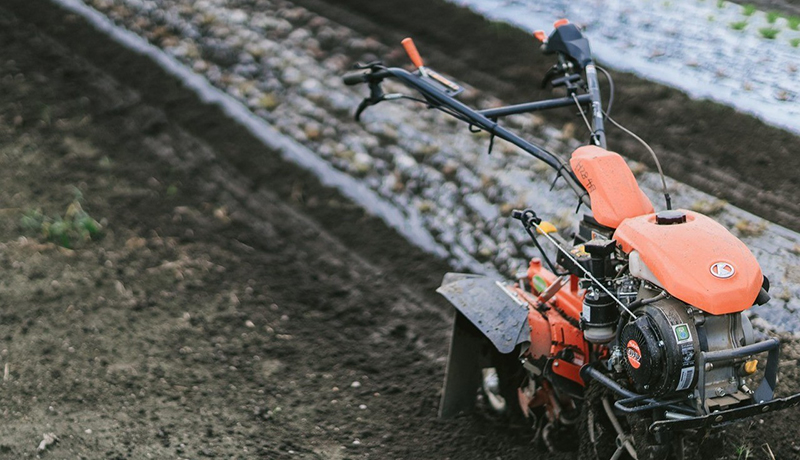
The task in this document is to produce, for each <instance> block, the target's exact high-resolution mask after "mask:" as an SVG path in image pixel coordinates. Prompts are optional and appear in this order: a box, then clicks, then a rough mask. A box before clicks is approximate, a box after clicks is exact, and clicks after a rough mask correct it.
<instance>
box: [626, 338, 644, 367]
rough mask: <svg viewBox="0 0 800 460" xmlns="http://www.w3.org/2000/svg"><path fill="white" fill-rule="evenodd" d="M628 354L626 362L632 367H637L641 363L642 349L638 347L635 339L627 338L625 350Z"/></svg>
mask: <svg viewBox="0 0 800 460" xmlns="http://www.w3.org/2000/svg"><path fill="white" fill-rule="evenodd" d="M625 353H626V354H627V355H628V362H629V363H630V365H631V367H633V368H634V369H639V366H641V365H642V350H641V349H639V344H638V343H636V341H635V340H628V345H627V348H626V350H625Z"/></svg>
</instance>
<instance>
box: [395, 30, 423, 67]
mask: <svg viewBox="0 0 800 460" xmlns="http://www.w3.org/2000/svg"><path fill="white" fill-rule="evenodd" d="M400 43H401V44H402V45H403V48H405V50H406V53H407V54H408V57H409V59H411V62H412V63H413V64H414V66H415V67H417V68H418V69H419V72H420V73H421V74H422V75H425V64H424V63H423V62H422V56H420V55H419V51H417V46H416V45H414V40H412V39H411V38H410V37H409V38H404V39H403V41H402V42H400Z"/></svg>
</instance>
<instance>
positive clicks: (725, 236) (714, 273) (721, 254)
mask: <svg viewBox="0 0 800 460" xmlns="http://www.w3.org/2000/svg"><path fill="white" fill-rule="evenodd" d="M683 212H685V213H686V222H685V223H682V224H674V225H658V224H656V218H655V214H649V215H645V216H639V217H634V218H631V219H626V220H625V221H623V222H622V224H620V226H619V227H618V228H617V231H616V232H615V233H614V239H615V240H616V241H617V244H619V245H620V246H622V250H623V251H625V252H626V253H630V252H631V251H634V250H635V251H638V252H639V255H640V257H641V259H642V261H643V262H644V263H645V265H647V268H649V269H650V271H651V272H652V273H653V275H655V277H656V279H657V280H658V281H659V282H660V283H661V285H662V286H663V287H664V289H666V290H667V292H669V293H670V294H671V295H672V296H674V297H676V298H678V299H680V300H682V301H684V302H686V303H688V304H689V305H692V306H695V307H697V308H699V309H701V310H703V311H706V312H708V313H711V314H713V315H722V314H725V313H734V312H740V311H743V310H746V309H748V308H750V307H752V306H753V303H754V302H755V300H756V297H758V293H759V292H760V290H761V285H762V283H763V277H762V274H761V267H760V266H759V265H758V261H756V258H755V257H754V256H753V254H752V253H751V252H750V250H749V249H748V248H747V246H745V245H744V243H742V242H741V241H739V239H738V238H736V237H735V236H733V235H732V234H731V233H730V232H729V231H728V230H727V229H726V228H725V227H723V226H722V225H720V224H718V223H717V222H715V221H714V220H712V219H711V218H709V217H706V216H704V215H702V214H698V213H696V212H692V211H683Z"/></svg>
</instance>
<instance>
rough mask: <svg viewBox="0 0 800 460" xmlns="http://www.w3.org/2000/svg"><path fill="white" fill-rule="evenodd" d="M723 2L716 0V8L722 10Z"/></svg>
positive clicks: (723, 0) (722, 0)
mask: <svg viewBox="0 0 800 460" xmlns="http://www.w3.org/2000/svg"><path fill="white" fill-rule="evenodd" d="M724 7H725V0H717V8H724Z"/></svg>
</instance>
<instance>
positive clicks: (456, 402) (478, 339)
mask: <svg viewBox="0 0 800 460" xmlns="http://www.w3.org/2000/svg"><path fill="white" fill-rule="evenodd" d="M436 292H438V293H440V294H442V295H443V296H444V297H445V298H446V299H447V300H448V301H450V303H452V304H453V306H454V307H455V308H456V314H455V319H454V321H453V335H452V338H451V340H450V352H449V354H448V357H447V369H446V370H445V381H444V389H443V392H442V399H441V402H440V404H439V417H443V418H444V417H452V416H454V415H456V414H458V413H459V412H468V411H470V410H472V409H473V407H474V406H475V398H476V395H477V389H478V388H479V387H480V385H481V369H482V368H483V367H489V366H491V363H489V362H487V360H486V357H485V356H484V354H485V350H486V347H488V346H489V345H488V344H487V339H488V342H491V343H492V345H493V346H494V347H495V348H497V350H498V352H500V353H504V354H505V353H510V352H512V351H513V350H514V349H515V348H516V346H517V345H518V344H519V343H522V342H527V341H529V340H530V326H529V325H528V321H527V318H528V309H527V307H526V304H525V303H524V302H522V301H521V300H519V299H517V298H516V297H515V296H514V294H513V293H512V292H511V291H509V290H508V289H507V288H506V287H505V286H504V285H503V284H500V283H499V282H496V281H494V280H492V279H490V278H487V277H484V276H478V275H467V274H459V273H448V274H447V275H445V277H444V281H443V282H442V286H441V287H440V288H439V289H437V291H436Z"/></svg>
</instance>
